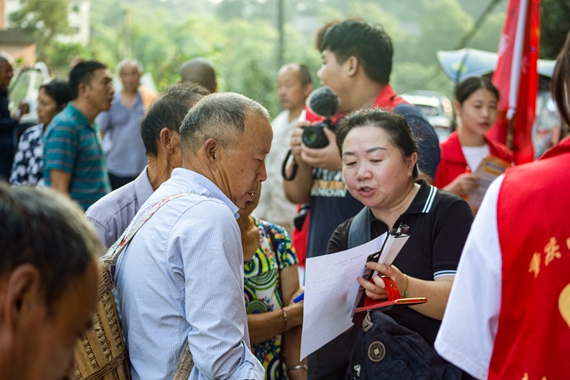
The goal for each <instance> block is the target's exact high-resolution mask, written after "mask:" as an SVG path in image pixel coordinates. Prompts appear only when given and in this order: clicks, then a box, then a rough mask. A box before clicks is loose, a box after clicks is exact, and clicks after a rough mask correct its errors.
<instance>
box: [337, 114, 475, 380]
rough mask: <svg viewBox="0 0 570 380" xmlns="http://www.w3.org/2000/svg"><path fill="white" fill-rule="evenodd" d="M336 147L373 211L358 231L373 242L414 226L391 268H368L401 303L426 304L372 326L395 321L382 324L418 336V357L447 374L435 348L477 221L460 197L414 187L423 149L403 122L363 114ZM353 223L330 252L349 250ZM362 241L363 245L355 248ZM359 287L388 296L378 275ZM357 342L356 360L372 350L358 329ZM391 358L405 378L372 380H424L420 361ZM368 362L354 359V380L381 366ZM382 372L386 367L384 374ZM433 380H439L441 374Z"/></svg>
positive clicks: (341, 131) (348, 124)
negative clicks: (391, 286)
mask: <svg viewBox="0 0 570 380" xmlns="http://www.w3.org/2000/svg"><path fill="white" fill-rule="evenodd" d="M337 144H338V146H339V150H340V153H341V157H342V163H343V175H344V179H345V182H346V184H347V187H348V190H349V191H350V193H351V194H352V196H354V197H355V198H356V199H357V200H359V201H360V202H362V203H363V204H364V205H365V206H366V208H365V210H364V211H363V213H369V217H368V218H367V219H366V220H368V222H367V224H366V225H364V224H362V225H361V224H360V222H358V223H359V224H358V228H359V229H369V230H365V232H366V233H367V234H368V236H369V238H370V239H374V238H376V237H378V236H380V235H381V234H383V233H385V232H386V231H388V230H390V229H392V228H394V227H398V226H399V225H401V224H406V225H408V226H409V234H410V238H409V239H408V241H407V243H406V244H405V245H404V247H403V248H402V250H401V251H400V253H399V254H398V256H397V257H396V259H395V260H394V263H393V265H392V266H387V265H381V264H376V263H369V264H368V266H369V268H371V269H373V270H375V271H378V272H379V273H380V274H381V275H384V276H387V277H390V278H391V279H392V280H394V282H395V283H396V285H397V287H398V289H399V290H400V293H401V294H402V296H403V297H427V299H428V302H427V303H425V304H422V305H415V306H410V307H405V308H400V309H394V310H389V311H385V312H382V311H375V312H372V313H371V314H372V316H373V317H372V320H373V321H376V320H377V319H375V318H374V314H376V313H381V315H382V318H384V316H388V317H390V318H388V319H385V318H384V319H385V320H388V321H389V323H392V324H394V325H396V326H397V328H398V329H400V328H402V329H405V331H409V332H410V334H413V333H417V334H419V336H416V338H417V339H419V341H421V342H422V344H423V345H424V346H425V347H426V350H425V351H422V354H421V355H420V356H422V357H424V358H426V357H430V356H433V358H430V359H425V360H426V362H430V363H432V362H434V360H435V362H438V365H439V366H440V369H441V370H442V371H444V372H445V371H447V370H448V366H450V365H449V364H446V363H445V362H443V361H442V359H441V358H439V357H438V356H437V353H436V352H435V350H433V344H434V341H435V337H436V335H437V332H438V330H439V326H440V324H441V319H442V317H443V313H444V311H445V307H446V304H447V298H448V296H449V292H450V290H451V285H452V284H453V279H454V276H455V272H456V269H457V264H458V262H459V257H460V255H461V252H462V249H463V245H464V243H465V240H466V238H467V235H468V233H469V228H470V226H471V222H472V221H473V214H472V212H471V210H470V208H469V206H468V205H467V203H466V202H465V201H464V200H463V199H461V198H460V197H459V196H457V195H454V194H451V193H448V192H445V191H442V190H439V189H437V188H435V187H433V186H431V185H428V184H427V183H426V182H425V181H424V180H420V181H416V179H417V177H418V169H417V160H418V149H417V145H416V143H415V141H414V138H413V137H412V134H411V131H410V128H409V126H408V124H407V122H406V120H405V119H404V118H403V117H402V116H400V115H398V114H395V113H392V112H386V111H382V110H378V109H370V110H361V111H358V112H356V113H354V114H353V115H351V116H349V117H347V118H346V119H344V121H343V122H342V123H341V125H340V126H339V128H338V131H337ZM353 220H354V218H353V219H349V220H347V221H346V222H344V223H343V224H341V225H340V226H339V227H338V228H337V229H336V230H335V232H334V233H333V235H332V237H331V239H330V241H329V246H328V252H329V253H333V252H339V251H342V250H345V249H348V248H350V247H349V238H348V236H349V231H351V224H352V222H353ZM355 223H356V222H355ZM355 227H356V225H355ZM351 233H352V232H351ZM351 241H352V240H351ZM362 243H365V241H361V242H358V244H362ZM350 245H353V243H351V244H350ZM358 281H359V283H360V284H361V285H362V286H363V287H364V288H365V289H366V295H367V296H368V297H369V298H372V299H374V300H384V299H386V298H387V293H386V290H385V288H384V282H383V281H382V280H381V278H380V277H375V278H374V279H373V281H371V282H369V281H365V280H363V279H362V278H358ZM377 316H378V315H377ZM377 324H378V325H379V323H377ZM356 328H357V329H361V328H360V327H356ZM376 328H378V326H376ZM402 329H400V330H402ZM361 330H362V329H361ZM365 330H366V329H365ZM371 331H372V332H374V331H375V330H371ZM368 338H370V335H368ZM355 339H356V340H355V342H354V343H353V350H352V351H353V355H354V352H359V350H361V349H365V350H366V349H368V347H363V346H364V345H366V344H367V343H366V342H367V340H366V339H365V336H364V335H363V333H362V332H361V331H358V334H357V336H356V338H355ZM403 350H404V356H403V357H411V354H410V355H406V353H405V350H406V347H404V348H403ZM390 353H391V352H390V351H386V358H384V359H383V360H382V361H379V363H381V365H387V366H389V367H390V368H391V369H392V370H394V368H396V367H398V365H401V366H402V368H401V369H402V371H404V372H398V371H399V369H396V372H394V376H392V377H390V376H388V374H387V373H378V374H376V375H375V376H384V377H383V378H388V379H389V378H405V377H406V376H407V375H406V374H408V372H406V371H412V373H413V376H416V377H417V376H420V377H422V375H418V373H416V372H414V366H420V365H422V364H420V363H419V361H417V360H416V361H414V360H411V361H410V362H408V363H405V361H402V363H401V364H398V363H399V362H398V360H400V359H398V360H396V359H395V357H393V356H390ZM363 356H364V357H365V359H366V360H365V361H364V362H358V361H357V363H356V364H357V365H354V364H355V361H354V356H353V360H352V361H351V365H350V368H349V370H350V371H351V377H350V378H353V376H356V374H355V373H354V372H356V369H357V368H358V371H361V370H362V371H363V374H362V375H364V371H366V370H367V369H371V368H377V367H374V366H375V365H376V364H377V363H376V362H374V360H373V359H374V355H372V357H371V359H370V360H371V361H370V362H367V360H368V359H367V358H366V355H363ZM369 357H370V355H369ZM356 359H357V360H359V359H362V357H361V358H358V357H357V358H356ZM405 360H408V359H405ZM422 360H423V359H422ZM366 364H370V366H367V365H366ZM423 366H424V368H423V369H421V370H422V371H423V370H427V371H430V366H431V364H429V363H428V364H426V363H424V364H423ZM385 368H386V367H382V370H384V369H385ZM374 371H376V370H374ZM374 371H372V372H374ZM451 371H452V372H455V374H454V375H453V376H451V377H446V378H458V377H460V376H461V374H460V373H461V372H460V371H458V370H457V369H456V368H452V369H451ZM402 376H403V377H402ZM409 376H412V375H411V374H409ZM416 377H414V378H416ZM360 378H375V377H374V376H372V377H371V376H370V373H369V374H368V376H360ZM429 378H439V376H434V377H429Z"/></svg>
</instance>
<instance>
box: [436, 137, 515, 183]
mask: <svg viewBox="0 0 570 380" xmlns="http://www.w3.org/2000/svg"><path fill="white" fill-rule="evenodd" d="M485 142H486V143H487V145H488V146H489V153H490V154H491V156H494V157H497V158H500V159H501V160H504V161H507V162H513V153H512V152H511V151H510V150H509V149H508V148H507V147H506V146H504V145H503V144H501V143H499V142H497V141H493V140H489V139H487V138H486V137H485ZM440 148H441V161H440V162H439V166H438V167H437V173H436V174H435V179H434V181H433V185H434V186H435V187H439V188H440V189H443V188H444V187H445V186H447V185H449V184H450V183H451V182H452V181H453V180H454V179H455V178H457V177H458V176H459V175H460V174H463V173H465V169H466V168H467V160H465V156H464V155H463V151H462V150H461V143H460V142H459V135H458V134H457V131H455V132H453V133H452V134H450V135H449V137H448V138H447V140H445V141H444V142H442V143H441V144H440ZM470 169H471V171H472V172H474V171H475V170H477V168H470Z"/></svg>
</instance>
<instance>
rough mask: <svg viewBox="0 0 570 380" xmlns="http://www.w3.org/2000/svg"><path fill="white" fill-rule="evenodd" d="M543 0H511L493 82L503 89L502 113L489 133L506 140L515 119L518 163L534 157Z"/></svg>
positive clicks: (514, 127) (497, 138) (516, 157)
mask: <svg viewBox="0 0 570 380" xmlns="http://www.w3.org/2000/svg"><path fill="white" fill-rule="evenodd" d="M539 39H540V0H510V1H509V7H508V10H507V17H506V20H505V25H504V27H503V34H502V35H501V41H500V43H499V54H498V55H499V59H498V61H497V67H496V68H495V72H494V74H493V83H494V84H495V86H497V88H498V89H499V91H501V100H500V102H499V116H498V117H497V121H496V122H495V124H494V125H493V127H492V128H491V130H489V132H488V133H487V137H489V138H491V139H494V140H496V141H499V142H502V143H503V144H505V143H506V142H507V135H508V129H509V123H512V130H513V140H512V145H511V147H510V148H511V149H512V150H513V153H514V156H515V163H516V164H522V163H525V162H530V161H532V160H533V159H534V149H533V146H532V125H533V123H534V118H535V110H536V96H537V92H538V72H537V61H538V45H539Z"/></svg>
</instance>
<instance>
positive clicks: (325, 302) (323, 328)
mask: <svg viewBox="0 0 570 380" xmlns="http://www.w3.org/2000/svg"><path fill="white" fill-rule="evenodd" d="M386 235H387V234H386V233H385V234H383V235H381V236H379V237H377V238H376V239H374V240H371V241H369V242H368V243H366V244H363V245H360V246H358V247H354V248H351V249H348V250H346V251H342V252H337V253H334V254H331V255H324V256H319V257H312V258H309V259H307V262H306V277H305V301H304V303H305V304H304V311H303V335H302V338H301V359H303V358H305V357H307V356H308V355H309V354H311V353H313V352H315V351H316V350H317V349H319V348H320V347H322V346H323V345H325V344H327V343H328V342H330V341H331V340H333V339H334V338H336V337H337V336H339V335H340V334H341V333H343V332H344V331H346V330H347V329H348V328H350V327H351V326H352V317H351V315H352V309H353V306H354V301H355V299H356V293H357V291H358V287H359V286H360V284H359V283H358V281H356V278H357V277H358V276H361V275H362V272H363V270H364V266H365V264H366V258H367V257H368V256H369V255H370V254H372V253H374V252H378V251H379V250H380V249H382V246H383V244H384V240H385V239H386ZM390 240H394V241H393V242H392V244H391V245H389V243H390V241H388V242H387V244H386V247H385V248H384V250H383V253H384V255H382V256H383V257H384V259H381V261H380V262H381V263H383V264H388V265H390V264H392V262H393V261H394V258H395V257H396V255H397V254H398V253H399V251H400V248H402V246H403V245H404V243H405V242H406V240H407V239H393V236H390Z"/></svg>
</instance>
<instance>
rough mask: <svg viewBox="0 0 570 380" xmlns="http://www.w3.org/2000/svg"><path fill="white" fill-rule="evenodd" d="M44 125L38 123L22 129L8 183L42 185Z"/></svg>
mask: <svg viewBox="0 0 570 380" xmlns="http://www.w3.org/2000/svg"><path fill="white" fill-rule="evenodd" d="M43 146H44V125H43V124H38V125H36V126H34V127H30V128H28V129H26V130H25V131H24V133H23V134H22V137H20V142H19V143H18V150H17V151H16V155H15V156H14V164H13V165H12V174H11V175H10V183H11V184H12V185H16V186H19V185H38V186H43V184H44V179H43V170H44V164H43V156H44V155H43Z"/></svg>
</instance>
